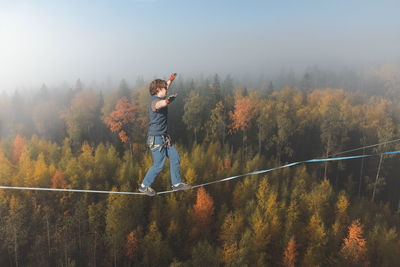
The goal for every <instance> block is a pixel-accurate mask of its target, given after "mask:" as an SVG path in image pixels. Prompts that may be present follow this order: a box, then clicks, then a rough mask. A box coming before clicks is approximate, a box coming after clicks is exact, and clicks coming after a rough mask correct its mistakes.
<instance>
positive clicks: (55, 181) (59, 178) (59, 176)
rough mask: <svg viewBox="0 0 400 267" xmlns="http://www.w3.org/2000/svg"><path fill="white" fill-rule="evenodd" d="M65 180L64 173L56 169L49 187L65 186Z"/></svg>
mask: <svg viewBox="0 0 400 267" xmlns="http://www.w3.org/2000/svg"><path fill="white" fill-rule="evenodd" d="M66 185H67V182H66V181H65V180H64V174H63V173H62V172H61V171H58V170H57V171H56V172H55V173H54V175H53V178H51V188H65V186H66Z"/></svg>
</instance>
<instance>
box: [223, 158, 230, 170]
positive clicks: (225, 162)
mask: <svg viewBox="0 0 400 267" xmlns="http://www.w3.org/2000/svg"><path fill="white" fill-rule="evenodd" d="M231 163H232V162H231V159H228V158H226V159H224V168H225V169H226V170H229V169H230V168H231Z"/></svg>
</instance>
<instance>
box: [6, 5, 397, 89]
mask: <svg viewBox="0 0 400 267" xmlns="http://www.w3.org/2000/svg"><path fill="white" fill-rule="evenodd" d="M399 13H400V1H394V0H392V1H389V0H382V1H371V0H364V1H352V0H347V1H341V0H338V1H327V0H318V1H311V0H302V1H294V0H292V1H289V0H282V1H268V0H265V1H255V0H248V1H236V0H231V1H228V0H213V1H209V0H201V1H198V0H168V1H166V0H96V1H92V0H80V1H77V0H57V1H54V0H31V1H21V0H13V1H11V0H8V1H5V0H0V91H12V90H15V89H16V88H19V87H27V88H34V87H40V86H41V85H42V84H43V83H45V84H47V85H53V84H61V83H63V82H67V83H74V82H75V81H76V80H77V79H81V80H82V81H84V82H85V81H86V82H92V81H99V82H102V81H106V80H107V79H113V80H120V79H122V78H124V79H127V80H128V81H135V79H136V78H137V76H138V75H141V76H143V77H144V78H145V79H151V78H154V77H164V78H165V77H167V76H168V77H169V74H170V73H172V72H177V73H180V74H183V75H186V76H190V75H199V74H206V75H207V74H213V73H219V74H221V75H224V74H233V75H236V74H239V73H243V72H246V73H268V72H274V71H279V70H281V69H282V68H291V69H294V70H302V69H304V68H306V67H309V66H314V65H318V66H323V67H329V66H332V67H341V66H355V67H357V66H363V65H368V64H385V63H399V62H400V49H399V48H400V16H399Z"/></svg>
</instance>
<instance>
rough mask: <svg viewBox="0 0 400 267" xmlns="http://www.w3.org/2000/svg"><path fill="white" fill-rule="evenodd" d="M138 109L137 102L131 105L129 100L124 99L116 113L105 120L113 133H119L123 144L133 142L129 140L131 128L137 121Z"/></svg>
mask: <svg viewBox="0 0 400 267" xmlns="http://www.w3.org/2000/svg"><path fill="white" fill-rule="evenodd" d="M137 111H138V107H137V106H136V104H135V102H134V101H133V103H132V104H131V103H129V100H128V98H126V97H122V98H120V99H119V100H118V102H117V105H116V106H115V109H114V111H112V112H111V113H110V115H109V116H108V117H106V118H105V122H106V124H107V125H108V127H109V128H110V130H111V131H112V132H113V133H118V136H119V138H120V139H121V141H122V142H123V143H125V142H128V141H129V142H131V141H132V140H130V139H129V136H128V135H130V132H131V130H130V128H131V127H132V123H133V122H134V121H135V120H136V113H137Z"/></svg>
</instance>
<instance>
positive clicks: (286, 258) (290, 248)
mask: <svg viewBox="0 0 400 267" xmlns="http://www.w3.org/2000/svg"><path fill="white" fill-rule="evenodd" d="M298 255H299V253H298V252H297V250H296V241H295V240H294V236H292V237H291V238H290V240H289V243H288V245H287V247H286V249H285V251H284V252H283V266H285V267H295V266H296V265H295V263H296V257H297V256H298Z"/></svg>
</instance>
